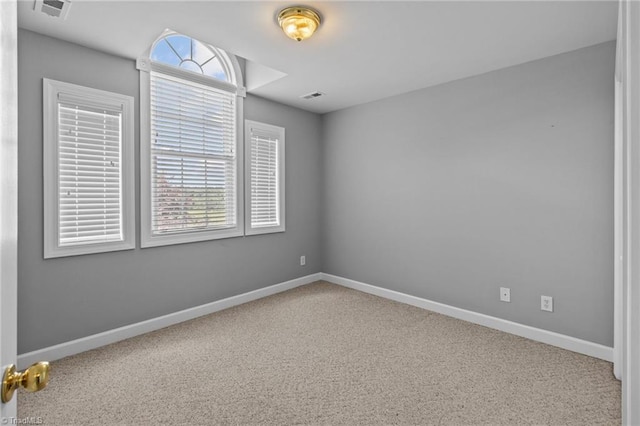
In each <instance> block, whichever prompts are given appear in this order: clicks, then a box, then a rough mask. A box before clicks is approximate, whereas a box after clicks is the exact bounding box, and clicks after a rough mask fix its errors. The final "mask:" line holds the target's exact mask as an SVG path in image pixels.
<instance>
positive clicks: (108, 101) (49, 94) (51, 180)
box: [43, 78, 136, 259]
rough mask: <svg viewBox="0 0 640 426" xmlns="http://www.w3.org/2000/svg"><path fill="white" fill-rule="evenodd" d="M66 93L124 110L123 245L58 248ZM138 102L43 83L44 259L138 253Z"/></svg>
mask: <svg viewBox="0 0 640 426" xmlns="http://www.w3.org/2000/svg"><path fill="white" fill-rule="evenodd" d="M60 93H63V94H65V95H71V96H74V97H77V98H81V99H86V100H87V104H91V103H94V104H98V105H103V106H105V105H106V106H113V107H118V108H122V136H121V137H122V142H121V147H120V149H121V156H122V161H121V173H122V175H121V177H120V179H121V197H122V236H123V239H122V241H110V242H99V243H90V244H79V245H73V246H63V247H60V246H59V244H58V232H59V229H58V226H59V221H58V211H59V209H58V207H59V205H58V203H59V195H58V194H59V191H58V137H57V135H58V118H57V116H58V114H57V112H58V95H59V94H60ZM133 105H134V99H133V97H131V96H126V95H121V94H117V93H112V92H107V91H104V90H98V89H92V88H88V87H83V86H78V85H75V84H70V83H64V82H60V81H55V80H50V79H47V78H45V79H43V133H44V134H43V172H44V173H43V177H44V182H43V183H44V188H43V189H44V258H45V259H48V258H55V257H64V256H77V255H83V254H91V253H103V252H110V251H118V250H129V249H134V248H135V246H136V241H135V235H136V230H135V223H136V222H135V193H134V187H135V184H134V182H135V181H134V155H135V150H134V115H133Z"/></svg>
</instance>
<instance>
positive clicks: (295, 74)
mask: <svg viewBox="0 0 640 426" xmlns="http://www.w3.org/2000/svg"><path fill="white" fill-rule="evenodd" d="M294 4H298V2H297V1H295V0H294V1H289V2H282V1H276V2H271V1H252V2H250V1H235V2H234V1H227V2H220V1H206V2H205V1H195V2H190V1H166V0H155V1H154V0H147V1H113V0H103V1H99V0H72V7H71V9H70V12H69V16H68V18H67V19H66V20H61V19H56V18H51V17H48V16H46V15H44V14H42V13H36V12H34V11H33V0H23V1H21V2H20V3H19V5H18V20H19V26H20V27H22V28H26V29H29V30H32V31H36V32H39V33H42V34H46V35H50V36H52V37H57V38H60V39H63V40H69V41H73V42H75V43H78V44H81V45H85V46H88V47H92V48H95V49H98V50H102V51H105V52H109V53H113V54H116V55H119V56H124V57H127V58H131V59H134V58H136V57H138V56H139V55H141V54H143V53H144V52H145V51H146V50H147V49H148V48H149V46H150V45H151V43H152V42H153V41H154V40H155V39H156V38H157V37H158V36H159V35H160V33H161V32H162V31H163V30H164V29H165V28H170V29H173V30H175V31H178V32H182V33H185V34H187V35H190V36H193V37H195V38H197V39H200V40H202V41H205V42H209V43H211V44H213V45H216V46H219V47H221V48H223V49H225V50H227V51H229V52H231V53H235V54H236V55H239V56H242V57H244V58H247V59H248V60H249V61H253V62H256V63H258V64H261V65H264V66H267V67H270V68H273V69H275V70H278V71H280V72H282V73H284V74H286V76H285V77H283V78H280V79H278V80H276V81H274V82H272V83H269V84H267V85H264V86H261V87H258V88H256V89H253V90H252V93H255V94H256V95H259V96H262V97H265V98H268V99H273V100H276V101H279V102H282V103H285V104H288V105H293V106H296V107H299V108H303V109H306V110H309V111H314V112H319V113H324V112H329V111H334V110H338V109H341V108H346V107H349V106H352V105H357V104H361V103H365V102H370V101H373V100H376V99H381V98H385V97H388V96H393V95H396V94H400V93H405V92H409V91H412V90H417V89H420V88H424V87H428V86H433V85H436V84H440V83H444V82H447V81H452V80H456V79H460V78H464V77H469V76H472V75H477V74H481V73H484V72H488V71H491V70H495V69H499V68H504V67H508V66H511V65H516V64H521V63H524V62H528V61H532V60H535V59H539V58H543V57H546V56H551V55H555V54H558V53H562V52H568V51H571V50H575V49H579V48H581V47H585V46H590V45H594V44H597V43H601V42H605V41H609V40H613V39H615V37H616V24H617V2H615V1H604V2H599V1H586V2H582V1H553V2H545V1H499V2H488V1H471V2H458V1H440V2H433V1H411V2H399V1H351V2H335V1H310V2H303V4H307V5H309V6H313V7H315V8H316V9H318V10H319V11H320V13H321V14H322V16H323V23H322V25H321V27H320V29H319V30H318V32H317V33H316V35H315V36H314V37H313V38H311V39H309V40H307V41H304V42H300V43H298V42H295V41H293V40H291V39H288V38H287V37H285V35H284V34H283V33H282V32H281V30H280V29H279V27H278V26H277V25H276V18H275V16H276V14H277V12H278V11H279V10H280V9H282V8H283V7H286V6H291V5H294ZM316 90H317V91H321V92H323V93H325V94H326V96H324V97H321V98H317V99H312V100H303V99H300V96H301V95H305V94H307V93H309V92H313V91H316Z"/></svg>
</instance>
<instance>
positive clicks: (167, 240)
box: [137, 55, 246, 248]
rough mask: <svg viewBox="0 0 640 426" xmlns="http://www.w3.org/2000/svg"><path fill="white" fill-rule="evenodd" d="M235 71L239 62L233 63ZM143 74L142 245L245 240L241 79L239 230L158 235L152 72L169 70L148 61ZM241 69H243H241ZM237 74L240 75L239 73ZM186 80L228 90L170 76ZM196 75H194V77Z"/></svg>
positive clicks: (141, 64) (141, 65)
mask: <svg viewBox="0 0 640 426" xmlns="http://www.w3.org/2000/svg"><path fill="white" fill-rule="evenodd" d="M232 62H233V65H234V68H238V67H236V65H237V64H236V63H235V62H237V61H235V62H234V61H233V60H232ZM137 67H138V70H139V71H140V226H141V228H142V229H141V230H140V245H141V247H143V248H146V247H158V246H165V245H172V244H184V243H192V242H198V241H209V240H218V239H223V238H233V237H241V236H243V235H244V203H242V200H243V191H242V189H243V181H244V167H243V166H244V160H243V159H244V150H243V145H244V144H243V143H242V141H243V139H244V136H243V130H244V126H243V125H242V123H243V122H244V120H243V117H244V113H243V112H244V96H245V94H246V91H245V89H244V87H241V86H240V83H241V79H240V77H239V76H236V78H238V80H239V81H238V88H237V90H236V191H237V193H236V226H235V227H233V228H225V229H215V230H206V231H191V232H189V231H186V232H176V233H172V234H162V235H157V234H156V235H154V234H153V231H152V229H151V227H152V220H151V214H152V211H151V111H150V101H151V99H150V97H151V76H150V72H151V71H157V72H160V73H166V71H167V68H170V67H167V66H163V65H162V64H155V63H152V62H151V60H150V59H148V55H147V57H146V58H140V59H138V61H137ZM238 69H239V68H238ZM236 72H237V71H236ZM167 74H170V75H173V76H179V78H182V79H185V80H191V81H194V82H196V83H199V84H203V83H204V84H207V85H210V86H211V87H216V88H219V89H220V88H224V87H226V84H225V83H224V82H217V81H215V80H214V79H210V78H206V80H204V81H203V77H202V76H199V75H197V74H195V73H190V72H180V71H179V70H175V71H174V70H173V69H172V70H171V72H170V73H167ZM192 74H193V75H192Z"/></svg>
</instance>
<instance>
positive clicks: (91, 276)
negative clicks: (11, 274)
mask: <svg viewBox="0 0 640 426" xmlns="http://www.w3.org/2000/svg"><path fill="white" fill-rule="evenodd" d="M18 55H19V56H18V60H19V62H18V68H19V73H20V76H19V87H18V90H19V152H18V156H19V215H20V218H19V224H18V232H19V242H18V243H19V253H18V336H19V338H18V352H19V353H25V352H29V351H32V350H35V349H39V348H43V347H47V346H51V345H54V344H57V343H61V342H66V341H69V340H72V339H76V338H80V337H84V336H88V335H91V334H95V333H99V332H102V331H105V330H109V329H113V328H116V327H120V326H123V325H127V324H131V323H135V322H139V321H142V320H145V319H149V318H154V317H157V316H160V315H164V314H168V313H171V312H175V311H178V310H181V309H186V308H189V307H192V306H197V305H201V304H204V303H207V302H211V301H214V300H218V299H222V298H225V297H229V296H233V295H236V294H240V293H244V292H247V291H251V290H255V289H258V288H262V287H266V286H268V285H271V284H275V283H279V282H283V281H287V280H290V279H293V278H296V277H300V276H303V275H307V274H311V273H315V272H319V271H320V270H321V267H320V266H321V263H320V251H319V222H320V220H319V219H320V217H319V207H320V204H319V201H318V200H319V195H320V193H319V191H320V187H319V184H320V165H319V162H318V159H319V158H320V157H321V152H320V149H321V143H320V125H321V118H320V117H319V116H318V115H316V114H312V113H308V112H304V111H301V110H298V109H295V108H290V107H287V106H283V105H280V104H277V103H274V102H270V101H267V100H264V99H260V98H256V97H252V96H249V97H248V98H247V99H246V101H245V118H247V119H251V120H258V121H264V122H267V123H271V124H275V125H279V126H283V127H285V128H286V143H287V147H286V168H287V173H286V203H287V206H286V208H287V231H286V232H285V233H280V234H272V235H260V236H251V237H245V238H232V239H226V240H217V241H209V242H201V243H192V244H182V245H174V246H165V247H158V248H146V249H139V248H137V249H135V250H129V251H121V252H115V253H104V254H95V255H85V256H76V257H68V258H59V259H48V260H44V259H43V204H42V197H43V193H42V190H43V189H42V78H43V77H47V78H51V79H54V80H61V81H65V82H69V83H74V84H80V85H84V86H88V87H94V88H98V89H103V90H109V91H113V92H117V93H123V94H127V95H131V96H135V98H136V126H137V123H138V95H139V77H138V71H137V70H136V69H135V63H134V61H131V60H128V59H123V58H118V57H114V56H111V55H107V54H104V53H101V52H97V51H95V50H91V49H87V48H84V47H81V46H78V45H74V44H70V43H67V42H63V41H60V40H56V39H52V38H48V37H45V36H41V35H39V34H36V33H32V32H28V31H24V30H21V31H20V32H19V36H18ZM138 130H139V129H138V128H137V127H136V132H135V134H136V155H139V141H138V136H139V131H138ZM137 163H138V161H137V159H136V164H137ZM136 167H137V166H136ZM136 174H138V173H136ZM136 182H137V183H136V188H137V189H136V193H137V194H139V180H137V181H136ZM136 211H137V212H139V211H140V206H139V204H138V205H137V206H136ZM137 221H138V226H139V217H138V219H137ZM137 240H138V247H139V232H138V238H137ZM303 254H304V255H306V256H307V265H306V266H304V267H302V266H299V256H300V255H303Z"/></svg>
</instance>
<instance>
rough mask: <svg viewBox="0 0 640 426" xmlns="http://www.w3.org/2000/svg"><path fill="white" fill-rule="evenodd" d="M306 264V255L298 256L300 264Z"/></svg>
mask: <svg viewBox="0 0 640 426" xmlns="http://www.w3.org/2000/svg"><path fill="white" fill-rule="evenodd" d="M306 264H307V256H300V266H304V265H306Z"/></svg>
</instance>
